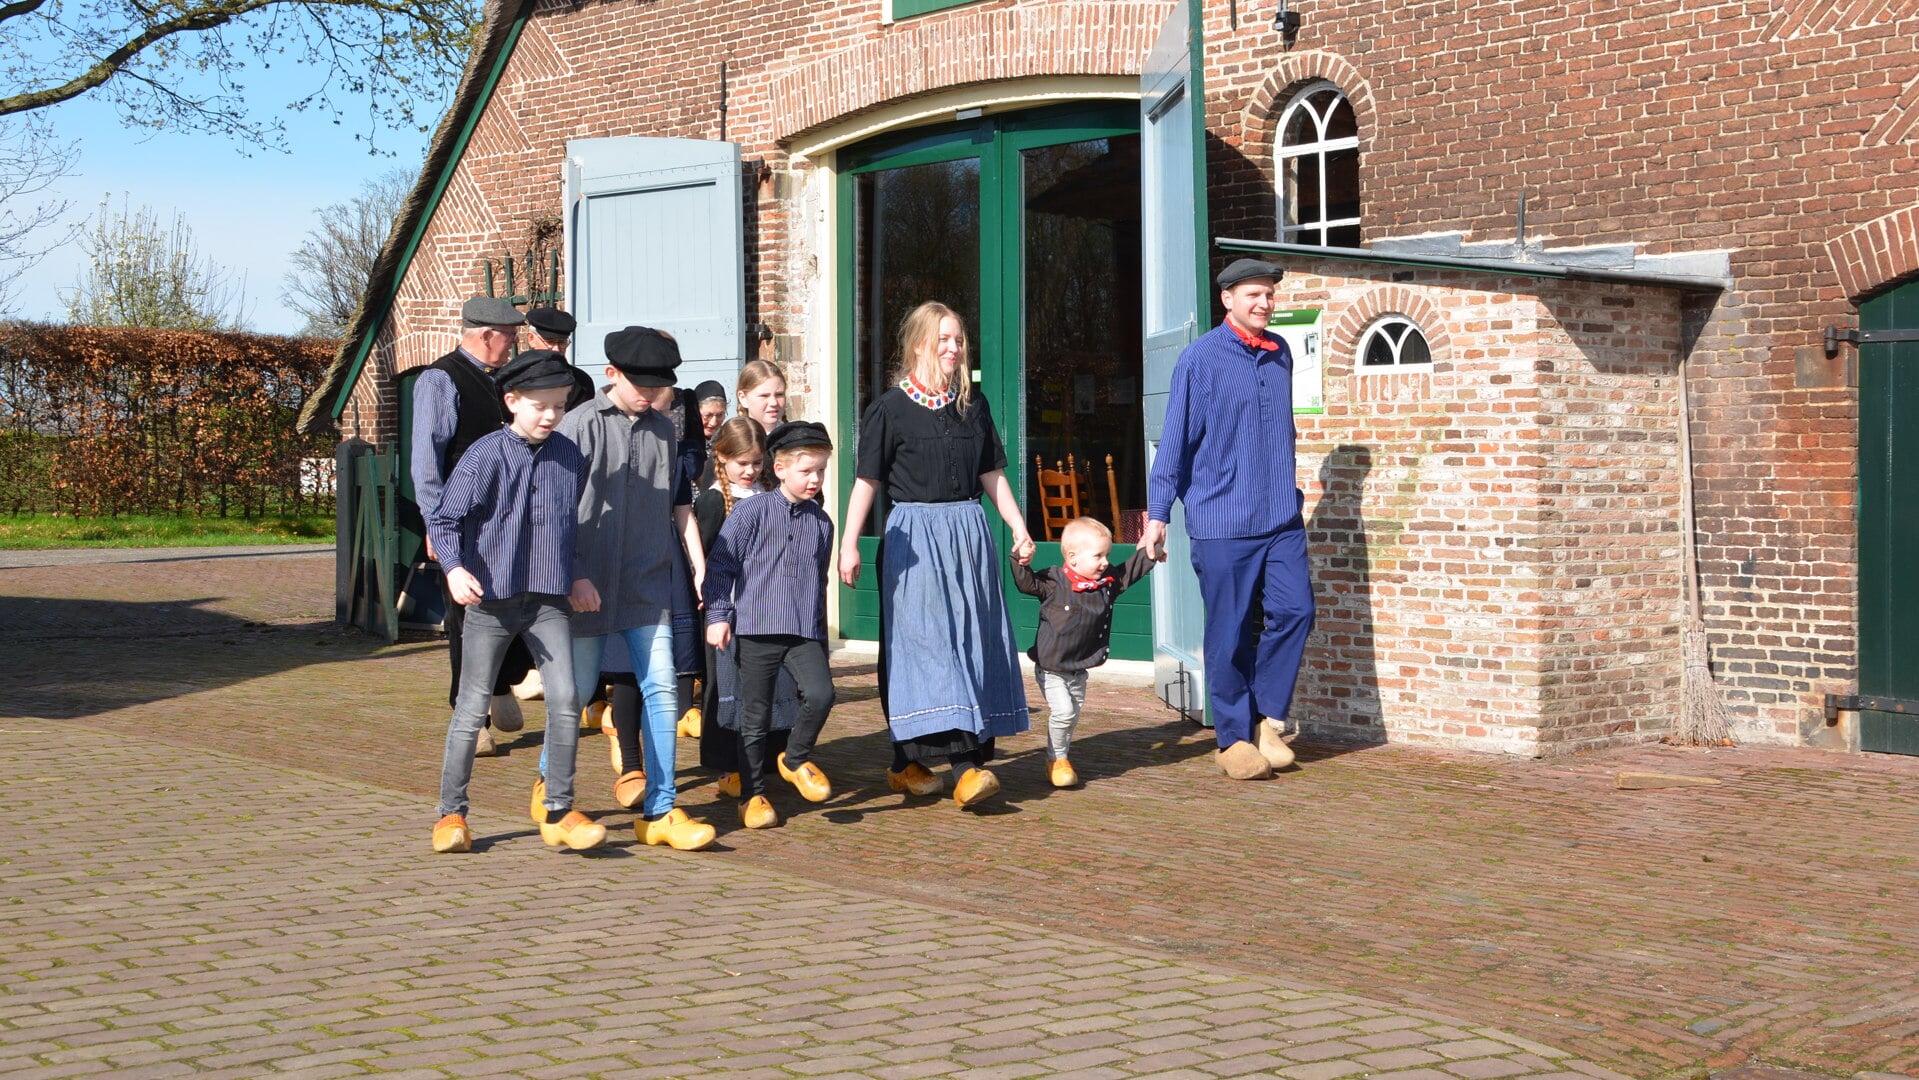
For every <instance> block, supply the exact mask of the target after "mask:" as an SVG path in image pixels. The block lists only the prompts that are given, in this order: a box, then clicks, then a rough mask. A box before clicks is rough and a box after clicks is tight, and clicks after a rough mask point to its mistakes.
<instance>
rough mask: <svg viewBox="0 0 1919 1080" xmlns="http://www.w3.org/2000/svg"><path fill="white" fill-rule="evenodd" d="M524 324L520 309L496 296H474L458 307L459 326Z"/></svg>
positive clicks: (524, 319)
mask: <svg viewBox="0 0 1919 1080" xmlns="http://www.w3.org/2000/svg"><path fill="white" fill-rule="evenodd" d="M524 322H526V316H524V315H522V314H520V309H519V308H516V307H514V306H513V305H512V304H509V303H507V302H506V301H504V300H502V299H500V298H499V297H497V296H476V297H474V298H472V299H471V300H468V301H467V302H466V303H464V304H461V305H460V325H461V326H465V327H475V326H519V325H520V324H522V323H524Z"/></svg>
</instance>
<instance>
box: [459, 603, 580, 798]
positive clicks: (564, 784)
mask: <svg viewBox="0 0 1919 1080" xmlns="http://www.w3.org/2000/svg"><path fill="white" fill-rule="evenodd" d="M571 611H572V608H571V607H570V606H569V605H568V604H567V600H566V597H564V596H551V595H548V594H545V593H521V594H519V595H518V596H509V597H506V598H505V599H502V600H482V601H480V602H479V603H477V604H474V605H472V606H471V607H469V608H467V609H466V611H465V616H466V625H465V626H464V627H463V629H462V633H461V637H462V640H461V647H462V649H463V651H464V654H465V655H464V656H463V657H462V658H461V660H462V663H461V665H460V693H459V696H458V698H457V699H456V701H455V703H454V706H453V720H452V722H451V723H449V724H448V725H447V729H446V756H445V757H444V758H443V759H441V762H440V813H441V814H442V815H446V814H461V815H464V814H465V813H466V812H467V809H468V806H467V799H466V787H467V783H468V782H469V781H471V780H472V779H473V744H474V743H475V742H476V741H478V740H479V737H480V729H481V728H483V727H485V726H486V713H487V707H488V706H489V705H491V704H492V702H493V679H494V677H495V676H496V675H497V674H498V673H499V670H500V662H501V660H502V659H503V658H504V657H505V656H506V650H507V646H509V645H511V644H512V643H513V639H514V638H516V637H522V636H523V637H524V640H525V641H526V645H527V648H528V649H529V650H530V651H531V652H532V653H533V660H534V662H535V663H537V664H538V665H539V666H540V681H541V682H542V683H543V684H545V687H546V745H545V747H543V748H542V749H541V750H540V774H541V775H542V776H544V777H546V808H547V810H548V811H549V812H564V811H567V810H571V809H573V761H574V758H575V756H576V755H577V752H578V750H579V744H580V704H579V698H578V696H577V695H576V694H575V693H574V692H573V685H574V683H573V665H572V664H571V663H569V662H568V661H570V660H571V659H572V658H573V620H572V617H571ZM549 752H550V753H551V760H552V763H553V767H552V769H551V770H550V771H549V769H548V758H549Z"/></svg>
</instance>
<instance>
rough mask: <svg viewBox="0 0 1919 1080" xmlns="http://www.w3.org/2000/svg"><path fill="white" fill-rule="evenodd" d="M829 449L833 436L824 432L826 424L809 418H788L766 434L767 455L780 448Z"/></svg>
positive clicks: (778, 450) (775, 452)
mask: <svg viewBox="0 0 1919 1080" xmlns="http://www.w3.org/2000/svg"><path fill="white" fill-rule="evenodd" d="M831 449H833V438H832V436H830V435H828V434H827V433H826V425H824V424H816V423H814V422H813V421H811V420H788V421H787V422H786V423H784V424H781V425H780V426H779V427H776V428H774V429H773V430H772V431H770V432H768V433H767V436H766V453H767V456H769V457H770V456H772V455H774V454H777V453H779V452H780V451H782V450H831Z"/></svg>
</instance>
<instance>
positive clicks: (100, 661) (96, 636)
mask: <svg viewBox="0 0 1919 1080" xmlns="http://www.w3.org/2000/svg"><path fill="white" fill-rule="evenodd" d="M220 603H221V600H220V599H219V598H214V597H206V598H199V599H177V600H176V599H165V600H155V601H144V602H141V601H121V600H82V599H72V598H66V597H58V598H49V597H37V596H6V597H0V610H4V611H6V612H7V613H8V615H9V617H8V619H7V620H6V621H5V623H4V624H0V718H12V717H22V716H38V717H47V718H50V719H69V718H77V717H85V716H95V715H99V714H101V713H106V712H112V711H114V710H116V709H124V708H129V707H132V706H135V705H144V704H147V703H150V702H155V701H165V700H169V699H173V698H181V697H185V696H187V695H189V694H197V693H201V692H204V691H207V690H217V689H221V688H224V687H228V686H232V685H234V684H236V683H242V682H246V681H247V680H249V679H257V678H261V677H263V676H267V675H275V674H279V673H280V672H284V671H291V670H293V669H295V668H301V667H306V666H309V665H312V664H321V663H331V662H335V661H339V660H356V659H365V658H367V656H368V654H369V653H370V652H372V651H373V650H374V649H376V648H378V643H377V642H375V641H374V640H373V639H372V638H369V637H362V636H358V635H354V634H352V633H350V632H346V633H343V632H342V631H341V630H340V628H339V627H336V626H334V625H333V623H332V622H330V621H316V622H313V623H304V624H295V625H287V624H279V623H259V622H253V621H250V620H247V619H245V618H243V617H241V616H238V615H234V614H232V613H229V612H225V611H221V610H219V609H218V605H219V604H220Z"/></svg>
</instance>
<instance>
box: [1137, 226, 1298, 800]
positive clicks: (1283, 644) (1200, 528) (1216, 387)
mask: <svg viewBox="0 0 1919 1080" xmlns="http://www.w3.org/2000/svg"><path fill="white" fill-rule="evenodd" d="M1284 273H1285V271H1284V270H1282V269H1280V268H1279V267H1277V266H1274V265H1273V264H1271V263H1267V262H1261V261H1259V260H1257V259H1239V260H1237V261H1235V262H1234V263H1233V264H1232V265H1230V266H1228V267H1227V268H1226V269H1225V270H1223V271H1221V272H1220V274H1219V276H1218V277H1217V278H1216V279H1215V281H1216V283H1217V284H1218V285H1219V302H1220V305H1221V306H1222V307H1224V308H1225V309H1226V319H1225V321H1223V322H1222V323H1220V325H1218V326H1217V327H1214V328H1213V329H1212V330H1209V331H1207V332H1206V333H1204V334H1202V335H1200V336H1199V338H1198V339H1196V340H1195V341H1194V342H1193V343H1192V344H1191V345H1188V346H1187V347H1186V349H1185V351H1183V352H1181V353H1180V354H1179V361H1178V362H1177V363H1176V364H1174V366H1173V384H1172V393H1171V394H1170V395H1168V398H1167V402H1166V426H1165V429H1164V431H1163V433H1162V435H1161V438H1160V444H1159V451H1158V453H1157V455H1156V456H1155V457H1154V459H1153V469H1152V474H1151V476H1150V477H1149V478H1148V480H1147V485H1146V512H1147V519H1148V520H1147V524H1146V530H1145V532H1144V534H1143V535H1142V536H1141V537H1140V546H1141V547H1142V548H1144V549H1146V551H1147V553H1148V554H1149V555H1151V556H1152V558H1154V559H1156V560H1159V561H1161V562H1164V561H1165V559H1166V523H1167V522H1168V521H1170V520H1171V518H1172V510H1173V500H1175V499H1178V500H1180V501H1181V502H1183V503H1184V504H1185V506H1186V534H1187V536H1188V537H1190V538H1191V541H1192V559H1193V572H1194V573H1195V574H1196V575H1197V576H1198V577H1199V591H1200V598H1201V599H1202V600H1203V601H1204V603H1205V605H1206V634H1205V656H1206V696H1207V702H1208V704H1209V705H1210V706H1211V707H1212V712H1213V727H1214V733H1215V735H1216V736H1217V738H1218V742H1219V767H1220V771H1221V772H1223V773H1225V774H1226V775H1227V776H1229V777H1231V778H1233V779H1235V780H1262V779H1265V778H1267V777H1269V776H1271V775H1272V774H1273V770H1274V769H1281V768H1285V767H1286V766H1287V765H1290V764H1292V761H1293V752H1292V749H1291V748H1290V747H1288V746H1287V745H1286V743H1285V741H1284V740H1283V739H1282V738H1281V737H1280V735H1281V732H1282V730H1283V728H1284V725H1285V722H1286V714H1287V712H1288V711H1289V710H1290V709H1291V707H1292V700H1293V686H1294V684H1295V683H1297V682H1298V680H1299V665H1300V661H1301V659H1302V657H1303V656H1304V655H1305V651H1306V636H1307V635H1308V634H1310V633H1312V629H1313V586H1312V581H1311V580H1310V578H1309V576H1308V574H1307V563H1306V525H1305V521H1304V519H1303V518H1302V517H1301V515H1300V508H1301V506H1302V505H1303V504H1304V502H1305V497H1304V495H1303V494H1302V493H1301V492H1300V490H1299V486H1298V482H1297V479H1296V478H1295V476H1294V469H1295V461H1294V447H1293V444H1294V439H1295V434H1296V433H1295V431H1294V428H1293V357H1292V353H1291V351H1290V350H1288V349H1287V347H1286V342H1284V341H1283V340H1281V339H1280V338H1279V337H1278V336H1276V335H1274V334H1271V333H1269V332H1267V330H1266V320H1267V318H1268V317H1269V316H1270V315H1271V314H1272V312H1273V290H1274V288H1275V287H1276V286H1277V285H1278V284H1279V279H1280V277H1281V276H1282V275H1283V274H1284ZM1261 616H1263V617H1264V619H1263V622H1264V625H1263V626H1262V625H1261V618H1260V617H1261ZM1255 727H1257V729H1258V730H1257V732H1255V731H1254V728H1255Z"/></svg>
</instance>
